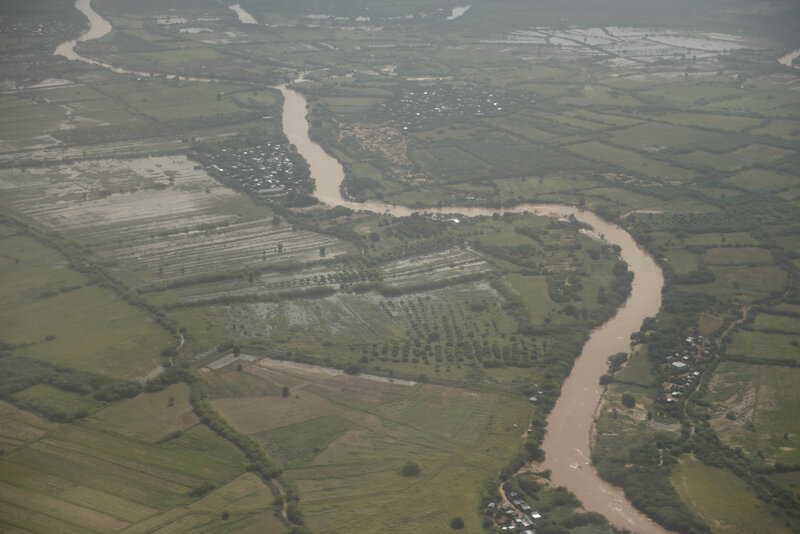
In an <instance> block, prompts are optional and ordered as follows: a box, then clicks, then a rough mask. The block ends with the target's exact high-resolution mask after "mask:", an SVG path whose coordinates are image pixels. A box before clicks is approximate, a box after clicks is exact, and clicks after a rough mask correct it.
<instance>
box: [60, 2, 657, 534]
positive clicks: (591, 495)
mask: <svg viewBox="0 0 800 534" xmlns="http://www.w3.org/2000/svg"><path fill="white" fill-rule="evenodd" d="M75 5H76V8H78V9H79V10H80V11H81V12H82V13H83V14H84V15H86V16H87V18H88V19H89V21H90V24H91V28H90V29H89V31H87V32H85V33H84V34H83V35H81V36H80V37H79V38H78V39H77V40H76V41H68V42H66V43H63V44H61V45H60V46H59V47H58V48H57V49H56V52H55V53H56V54H59V55H63V56H65V57H67V58H68V59H72V60H78V61H85V62H87V63H91V64H93V65H97V66H101V67H104V68H107V69H110V70H113V71H115V72H125V73H134V74H139V75H151V76H156V75H158V76H168V77H169V76H172V75H171V74H165V73H161V74H155V73H141V72H136V71H129V70H125V69H122V68H119V67H116V66H112V65H110V64H108V63H103V62H100V61H97V60H94V59H91V58H86V57H83V56H80V55H79V54H77V53H76V52H75V45H76V43H77V42H78V41H87V40H89V39H94V38H98V37H102V36H103V35H105V34H106V33H108V32H109V31H110V30H111V24H110V23H109V22H108V21H106V20H105V19H103V18H102V17H101V16H100V15H99V14H98V13H96V12H95V11H94V10H93V9H92V8H91V5H90V0H77V2H76V4H75ZM196 80H198V81H212V80H208V79H202V78H196ZM278 89H279V90H280V91H281V93H282V94H283V96H284V99H285V102H284V108H283V127H284V133H285V134H286V136H287V137H288V139H289V141H290V142H291V143H293V144H294V145H295V146H296V147H297V150H298V152H299V153H300V154H301V155H302V156H303V157H304V158H305V159H306V160H307V161H308V163H309V166H310V168H311V176H312V177H313V178H314V179H315V181H316V185H317V189H316V196H317V198H319V200H320V201H322V202H323V203H325V204H328V205H330V206H345V207H348V208H352V209H355V210H367V211H372V212H376V213H389V214H392V215H395V216H406V215H410V214H411V213H413V212H414V211H418V210H412V209H411V208H408V207H405V206H395V205H391V204H385V203H382V202H377V201H371V202H365V203H356V202H351V201H348V200H346V199H344V198H342V196H341V193H340V190H339V185H340V184H341V182H342V180H343V179H344V171H343V169H342V166H341V164H340V163H339V162H338V161H337V160H336V159H335V158H333V157H332V156H330V155H329V154H327V153H326V152H325V151H324V150H323V149H322V147H320V146H319V145H318V144H317V143H315V142H313V141H311V139H310V138H309V136H308V128H309V125H308V121H307V120H306V109H307V102H306V99H305V98H304V97H303V95H301V94H300V93H298V92H297V91H295V90H293V89H291V88H289V87H287V86H285V85H283V86H279V87H278ZM425 211H427V212H431V213H454V212H457V213H460V214H463V215H467V216H479V215H492V214H494V213H496V212H501V213H504V212H512V213H531V214H536V215H545V216H550V217H559V218H563V217H568V216H570V215H574V216H575V218H576V219H578V220H579V221H582V222H585V223H587V224H589V225H591V226H592V227H593V228H594V232H595V233H596V234H598V235H600V236H602V237H603V239H605V240H606V241H607V242H609V243H611V244H615V245H619V247H620V248H621V256H622V258H623V259H624V260H625V261H626V262H627V263H628V267H629V269H630V270H631V271H632V272H633V273H634V279H633V290H632V292H631V295H630V297H629V298H628V300H627V301H626V302H625V304H624V305H623V306H622V307H621V308H620V309H619V311H618V312H617V314H616V316H614V317H613V318H612V319H610V320H609V321H607V322H606V323H605V324H603V325H602V326H600V327H598V328H597V329H595V330H594V331H593V332H592V334H591V336H590V338H589V340H588V341H587V342H586V345H584V347H583V351H582V352H581V355H580V356H579V357H578V359H577V360H576V361H575V365H574V367H573V369H572V372H571V373H570V375H569V377H568V378H567V379H566V381H565V382H564V386H563V387H562V389H561V397H560V398H559V399H558V401H557V402H556V405H555V408H554V409H553V411H552V413H551V414H550V417H549V418H548V427H547V434H546V436H545V439H544V444H543V448H544V451H545V454H546V460H545V462H544V466H543V467H544V468H545V469H550V470H551V471H552V476H551V479H552V481H553V482H554V483H555V484H557V485H563V486H566V487H567V488H569V489H570V490H571V491H573V492H574V493H575V494H576V495H577V496H578V498H579V499H580V500H581V502H582V503H583V505H584V507H585V508H586V509H587V510H590V511H594V512H599V513H601V514H603V515H604V516H606V517H607V518H608V519H609V520H610V521H611V522H612V523H613V524H614V525H616V526H617V527H619V528H627V529H629V530H631V531H632V532H638V533H642V534H651V533H652V534H656V533H658V534H666V533H668V531H667V530H665V529H663V528H661V527H659V526H658V525H657V524H655V523H654V522H653V521H651V520H650V519H648V518H647V517H646V516H644V515H643V514H641V513H640V512H639V511H638V510H636V508H634V507H633V505H631V503H630V502H629V501H628V500H627V499H625V496H624V494H623V492H622V490H621V489H620V488H617V487H615V486H613V485H611V484H609V483H607V482H605V481H603V480H602V479H600V478H599V477H598V475H597V472H596V471H595V469H594V467H592V465H591V461H590V450H589V447H590V440H591V432H592V425H593V422H594V414H595V411H596V409H597V407H598V405H599V403H600V401H601V399H602V395H603V389H602V388H601V387H600V386H599V384H598V380H599V377H600V375H602V374H603V373H604V372H605V371H606V369H607V358H608V356H610V355H611V354H614V353H616V352H623V351H627V350H629V348H630V341H629V340H630V335H631V333H633V332H635V331H637V330H639V327H640V326H641V324H642V321H643V320H644V319H645V318H646V317H650V316H654V315H656V313H657V312H658V310H659V308H660V307H661V288H662V286H663V284H664V279H663V276H662V273H661V270H660V269H659V267H658V265H657V264H656V263H655V261H654V260H653V258H652V257H651V256H650V255H649V254H647V252H645V250H644V249H642V248H641V247H640V246H639V245H637V244H636V242H635V241H634V240H633V238H632V237H631V236H630V235H629V234H628V233H627V232H625V231H624V230H623V229H622V228H620V227H619V226H617V225H615V224H612V223H610V222H608V221H605V220H603V219H601V218H600V217H598V216H597V215H595V214H594V213H592V212H590V211H586V210H581V209H578V208H576V207H574V206H567V205H557V204H523V205H519V206H515V207H513V208H509V209H503V210H493V209H489V208H480V207H463V206H451V207H445V208H441V209H426V210H425Z"/></svg>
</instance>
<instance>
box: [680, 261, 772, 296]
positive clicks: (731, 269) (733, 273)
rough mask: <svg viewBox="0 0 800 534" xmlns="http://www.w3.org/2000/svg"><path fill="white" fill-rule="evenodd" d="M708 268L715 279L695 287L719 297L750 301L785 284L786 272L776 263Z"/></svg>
mask: <svg viewBox="0 0 800 534" xmlns="http://www.w3.org/2000/svg"><path fill="white" fill-rule="evenodd" d="M709 269H711V271H712V272H713V273H714V275H715V276H716V280H715V281H714V282H711V283H709V284H699V285H697V286H696V287H697V289H698V290H699V291H703V292H706V293H708V294H710V295H716V296H719V297H734V298H739V299H741V300H742V301H752V300H756V299H759V298H764V297H766V296H767V295H769V294H770V293H773V292H776V291H780V290H781V289H782V288H783V287H785V284H786V272H785V271H784V270H783V269H781V268H780V267H777V266H776V265H757V266H753V267H750V266H742V265H728V266H721V265H711V266H710V267H709Z"/></svg>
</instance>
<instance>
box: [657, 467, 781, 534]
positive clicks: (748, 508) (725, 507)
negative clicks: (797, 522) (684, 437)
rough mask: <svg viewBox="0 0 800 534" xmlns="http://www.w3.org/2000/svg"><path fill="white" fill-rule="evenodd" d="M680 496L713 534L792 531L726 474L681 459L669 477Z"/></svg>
mask: <svg viewBox="0 0 800 534" xmlns="http://www.w3.org/2000/svg"><path fill="white" fill-rule="evenodd" d="M670 480H671V481H672V484H673V485H674V486H675V489H676V490H677V491H678V493H680V495H681V497H682V498H683V499H684V500H685V501H686V502H687V503H689V504H690V506H691V507H692V509H693V510H695V511H696V512H697V513H698V514H700V515H701V516H703V517H704V518H706V519H707V520H709V521H712V523H711V524H712V529H713V531H714V532H715V533H717V532H719V533H728V532H730V533H734V532H762V531H767V532H775V533H776V534H780V533H784V532H785V533H788V532H791V530H790V529H789V528H787V527H785V526H784V525H782V524H781V523H780V522H778V521H776V519H775V518H774V517H772V515H770V514H769V513H768V512H767V511H766V510H764V508H763V505H762V504H761V501H759V499H758V498H757V497H756V495H755V493H753V491H752V490H751V489H750V488H748V487H747V486H746V485H745V484H744V483H743V482H741V481H740V480H739V479H737V478H736V476H734V475H733V474H731V473H730V472H729V471H725V470H724V469H718V468H715V467H709V466H706V465H704V464H702V463H700V462H699V461H697V460H695V459H693V458H686V459H681V461H680V467H679V469H678V470H677V471H675V474H673V475H672V477H671V478H670Z"/></svg>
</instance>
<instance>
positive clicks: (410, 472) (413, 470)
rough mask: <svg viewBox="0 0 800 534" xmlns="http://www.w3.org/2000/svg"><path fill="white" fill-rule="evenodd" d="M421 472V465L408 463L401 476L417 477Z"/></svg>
mask: <svg viewBox="0 0 800 534" xmlns="http://www.w3.org/2000/svg"><path fill="white" fill-rule="evenodd" d="M420 471H422V470H421V469H420V467H419V464H417V463H414V462H406V465H404V466H403V468H402V469H401V470H400V474H401V475H403V476H404V477H415V476H417V475H418V474H419V473H420Z"/></svg>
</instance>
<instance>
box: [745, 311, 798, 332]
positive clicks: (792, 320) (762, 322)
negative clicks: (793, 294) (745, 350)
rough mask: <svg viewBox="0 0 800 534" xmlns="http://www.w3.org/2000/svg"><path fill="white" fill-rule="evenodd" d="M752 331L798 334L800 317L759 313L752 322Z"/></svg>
mask: <svg viewBox="0 0 800 534" xmlns="http://www.w3.org/2000/svg"><path fill="white" fill-rule="evenodd" d="M753 329H755V330H765V331H782V332H783V333H788V332H800V317H792V316H789V315H776V314H772V313H766V312H760V313H759V314H758V315H756V318H755V321H753Z"/></svg>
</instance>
